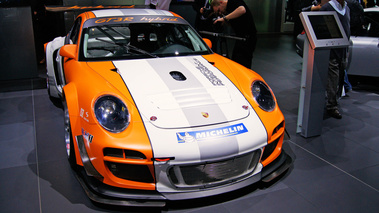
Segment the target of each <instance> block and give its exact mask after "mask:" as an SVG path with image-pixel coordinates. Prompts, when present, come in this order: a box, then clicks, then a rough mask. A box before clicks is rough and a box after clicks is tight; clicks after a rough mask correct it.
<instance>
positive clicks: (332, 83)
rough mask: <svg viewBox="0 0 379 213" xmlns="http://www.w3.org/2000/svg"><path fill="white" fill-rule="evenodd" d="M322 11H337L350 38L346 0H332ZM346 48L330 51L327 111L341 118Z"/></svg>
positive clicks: (334, 116) (348, 10) (348, 12)
mask: <svg viewBox="0 0 379 213" xmlns="http://www.w3.org/2000/svg"><path fill="white" fill-rule="evenodd" d="M320 11H336V12H337V15H338V18H339V19H340V21H341V24H342V27H343V29H344V30H345V33H346V35H347V37H348V38H350V9H349V7H348V6H347V5H346V2H345V0H330V1H329V2H328V4H325V5H324V6H322V7H321V9H320ZM346 51H347V49H346V48H334V49H331V51H330V59H329V68H328V83H327V87H326V92H327V96H328V99H327V103H326V109H327V113H328V114H329V115H330V116H332V117H333V118H337V119H341V118H342V115H341V113H340V111H339V110H338V101H337V98H338V94H337V93H338V92H337V91H338V86H339V82H341V80H340V79H341V78H342V81H343V77H344V74H345V67H344V66H343V65H344V60H345V59H346Z"/></svg>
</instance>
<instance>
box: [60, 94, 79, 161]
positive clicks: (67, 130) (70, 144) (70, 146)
mask: <svg viewBox="0 0 379 213" xmlns="http://www.w3.org/2000/svg"><path fill="white" fill-rule="evenodd" d="M62 105H63V113H64V140H65V143H66V151H67V158H68V162H69V163H70V166H71V167H72V168H75V167H76V157H75V148H74V140H73V137H72V131H71V123H70V115H69V113H68V107H67V102H66V98H65V97H63V98H62Z"/></svg>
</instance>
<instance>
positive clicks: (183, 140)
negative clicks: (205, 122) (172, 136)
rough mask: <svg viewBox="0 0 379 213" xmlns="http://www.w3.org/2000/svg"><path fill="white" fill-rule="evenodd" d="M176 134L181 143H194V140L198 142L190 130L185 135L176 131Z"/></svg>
mask: <svg viewBox="0 0 379 213" xmlns="http://www.w3.org/2000/svg"><path fill="white" fill-rule="evenodd" d="M176 135H177V136H178V138H179V139H180V140H179V143H193V142H196V138H195V137H194V136H192V135H190V134H189V133H188V132H185V133H184V136H183V135H181V133H176Z"/></svg>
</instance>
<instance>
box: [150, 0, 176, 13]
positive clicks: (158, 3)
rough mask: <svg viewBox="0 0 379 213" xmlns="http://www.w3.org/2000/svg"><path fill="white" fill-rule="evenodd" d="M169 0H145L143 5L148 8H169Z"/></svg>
mask: <svg viewBox="0 0 379 213" xmlns="http://www.w3.org/2000/svg"><path fill="white" fill-rule="evenodd" d="M170 4H171V0H145V5H146V6H148V7H149V8H150V9H159V10H167V11H168V10H169V9H170Z"/></svg>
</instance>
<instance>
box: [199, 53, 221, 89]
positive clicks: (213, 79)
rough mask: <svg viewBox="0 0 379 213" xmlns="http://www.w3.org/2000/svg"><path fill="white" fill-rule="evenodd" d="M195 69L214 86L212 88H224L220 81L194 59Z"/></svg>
mask: <svg viewBox="0 0 379 213" xmlns="http://www.w3.org/2000/svg"><path fill="white" fill-rule="evenodd" d="M194 61H195V65H196V68H197V69H198V70H199V71H200V72H201V73H202V74H203V75H204V76H205V77H206V78H207V79H208V80H209V81H210V82H211V83H212V84H213V85H214V86H224V84H223V83H222V81H221V80H220V79H219V78H217V76H215V74H213V72H212V71H210V70H209V69H208V68H207V67H206V66H205V65H204V64H202V63H201V62H200V61H199V60H197V59H196V58H194Z"/></svg>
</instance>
